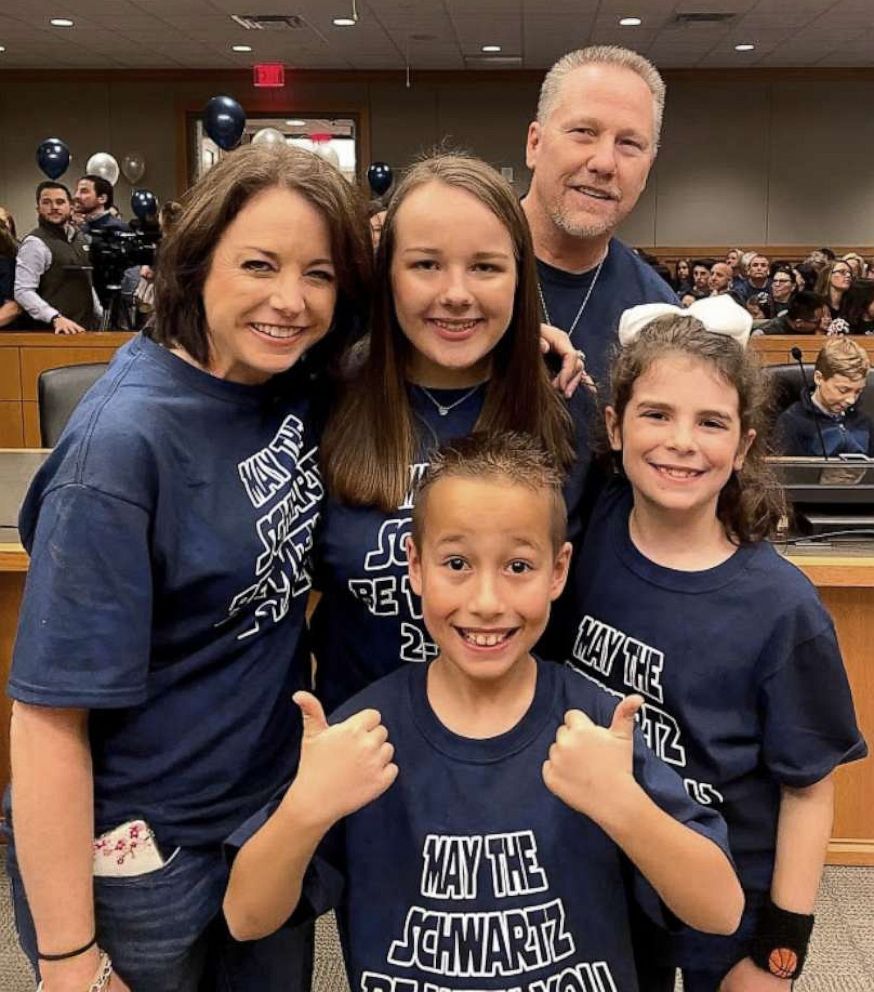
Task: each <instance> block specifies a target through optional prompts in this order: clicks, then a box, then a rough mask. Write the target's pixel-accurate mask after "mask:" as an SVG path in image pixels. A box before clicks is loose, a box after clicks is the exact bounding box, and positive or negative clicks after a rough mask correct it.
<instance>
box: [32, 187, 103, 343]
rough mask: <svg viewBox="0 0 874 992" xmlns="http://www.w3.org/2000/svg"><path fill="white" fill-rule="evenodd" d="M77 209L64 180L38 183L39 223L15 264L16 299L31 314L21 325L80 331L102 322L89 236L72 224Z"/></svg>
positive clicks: (58, 331)
mask: <svg viewBox="0 0 874 992" xmlns="http://www.w3.org/2000/svg"><path fill="white" fill-rule="evenodd" d="M72 211H73V204H72V200H71V199H70V191H69V190H68V189H67V187H66V186H64V184H63V183H58V182H54V181H53V180H46V181H44V182H41V183H40V184H39V186H37V188H36V212H37V226H36V227H35V228H34V229H33V230H32V231H31V232H30V234H28V235H27V237H26V238H25V239H24V240H23V241H22V242H21V246H20V248H19V249H18V258H17V261H16V266H15V302H16V303H17V304H18V305H19V306H20V307H21V309H22V310H23V311H24V312H25V314H26V315H27V316H26V320H24V321H19V326H21V327H22V329H26V330H51V331H54V333H55V334H81V333H83V332H84V331H87V330H94V329H95V328H96V327H97V326H98V323H99V321H100V318H101V316H102V310H101V306H100V302H99V300H98V299H97V295H96V293H95V292H94V287H93V285H92V283H91V267H90V263H89V259H88V249H87V245H86V243H85V239H84V237H83V236H82V234H81V233H80V232H79V231H77V230H76V229H75V228H74V227H73V226H72V225H71V224H70V217H71V214H72Z"/></svg>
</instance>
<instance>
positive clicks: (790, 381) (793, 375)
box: [765, 362, 813, 417]
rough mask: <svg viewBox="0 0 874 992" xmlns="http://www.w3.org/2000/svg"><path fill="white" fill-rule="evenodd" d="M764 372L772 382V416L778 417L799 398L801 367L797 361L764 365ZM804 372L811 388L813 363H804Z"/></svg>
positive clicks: (801, 383)
mask: <svg viewBox="0 0 874 992" xmlns="http://www.w3.org/2000/svg"><path fill="white" fill-rule="evenodd" d="M765 373H766V375H767V376H768V378H769V379H770V380H771V384H772V392H771V405H772V409H773V411H774V416H775V417H779V416H780V414H781V413H782V412H783V411H784V410H788V409H789V407H790V406H792V404H793V403H794V402H795V401H796V400H799V399H801V390H802V389H803V388H804V380H803V379H802V377H801V369H800V368H799V367H798V363H797V362H792V363H791V364H789V363H787V364H786V365H766V366H765ZM804 374H805V375H806V376H807V381H808V382H809V383H810V386H811V388H813V365H805V366H804Z"/></svg>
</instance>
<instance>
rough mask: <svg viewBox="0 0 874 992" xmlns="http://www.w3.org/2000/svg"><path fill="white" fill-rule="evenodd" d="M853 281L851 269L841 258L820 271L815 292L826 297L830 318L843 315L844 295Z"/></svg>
mask: <svg viewBox="0 0 874 992" xmlns="http://www.w3.org/2000/svg"><path fill="white" fill-rule="evenodd" d="M852 281H853V270H852V269H851V268H850V266H849V265H848V264H847V263H846V262H845V261H844V260H843V259H837V260H836V261H834V262H829V264H828V265H827V266H826V267H825V268H824V269H823V270H822V272H820V274H819V278H818V279H817V281H816V292H817V293H819V295H820V296H824V297H825V298H826V302H827V303H828V308H829V311H830V313H831V317H832V320H835V319H837V318H838V317H843V316H844V309H843V308H844V296H845V294H846V292H847V290H848V289H849V288H850V284H851V283H852Z"/></svg>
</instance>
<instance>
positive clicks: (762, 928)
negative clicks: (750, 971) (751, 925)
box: [750, 899, 814, 980]
mask: <svg viewBox="0 0 874 992" xmlns="http://www.w3.org/2000/svg"><path fill="white" fill-rule="evenodd" d="M813 919H814V918H813V916H812V915H810V916H807V915H805V914H804V913H790V912H789V911H788V910H786V909H780V907H779V906H775V905H774V903H773V902H771V900H770V899H769V900H768V902H767V903H766V904H765V906H764V907H763V909H762V912H761V915H760V916H759V925H758V927H757V929H756V933H755V935H754V937H753V944H752V949H751V951H750V958H751V959H752V961H753V963H754V964H756V965H758V966H759V967H760V968H761V969H762V970H763V971H767V972H768V974H770V975H773V976H774V977H775V978H786V979H789V980H792V979H795V978H798V976H799V975H800V974H801V970H802V968H803V967H804V959H805V958H806V957H807V945H808V944H809V943H810V934H811V932H812V930H813Z"/></svg>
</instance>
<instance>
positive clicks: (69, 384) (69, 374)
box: [37, 362, 108, 448]
mask: <svg viewBox="0 0 874 992" xmlns="http://www.w3.org/2000/svg"><path fill="white" fill-rule="evenodd" d="M107 364H108V363H106V362H93V363H91V364H90V365H64V366H62V367H61V368H58V369H44V370H43V371H42V372H40V374H39V379H38V381H37V396H38V399H39V435H40V441H41V443H42V446H43V447H44V448H53V447H54V446H55V445H56V444H57V443H58V438H59V437H60V436H61V432H62V431H63V429H64V428H65V427H66V426H67V421H68V420H69V419H70V415H71V414H72V412H73V411H74V410H75V409H76V407H77V406H78V404H79V400H81V399H82V397H83V396H84V395H85V393H87V392H88V390H89V389H90V388H91V386H93V385H94V383H95V382H96V381H97V380H98V379H99V378H100V377H101V376H102V375H103V373H104V372H105V371H106V368H107Z"/></svg>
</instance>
